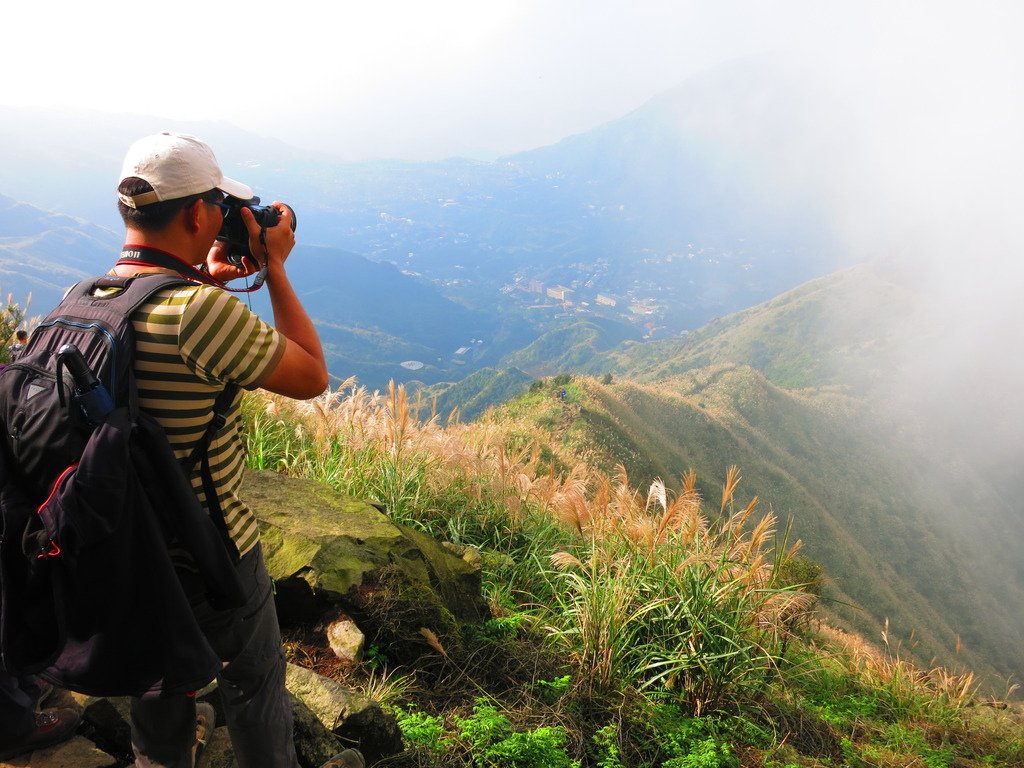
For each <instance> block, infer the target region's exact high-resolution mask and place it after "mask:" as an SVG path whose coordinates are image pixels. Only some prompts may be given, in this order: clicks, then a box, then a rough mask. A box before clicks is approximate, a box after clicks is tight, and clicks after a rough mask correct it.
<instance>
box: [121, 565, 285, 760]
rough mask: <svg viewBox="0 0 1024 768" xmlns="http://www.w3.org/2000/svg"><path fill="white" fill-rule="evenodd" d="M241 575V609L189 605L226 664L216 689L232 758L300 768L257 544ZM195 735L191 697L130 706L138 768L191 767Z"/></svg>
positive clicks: (196, 602)
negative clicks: (243, 592)
mask: <svg viewBox="0 0 1024 768" xmlns="http://www.w3.org/2000/svg"><path fill="white" fill-rule="evenodd" d="M238 571H239V575H240V576H241V578H242V584H243V585H244V586H245V589H246V591H247V593H248V595H249V599H248V601H247V602H246V604H245V605H244V606H242V607H241V608H238V609H236V610H233V611H217V610H214V609H213V608H211V607H210V605H209V604H208V603H207V602H206V601H205V600H203V599H202V598H201V597H200V598H198V599H193V603H192V608H193V610H194V611H195V615H196V619H197V620H198V622H199V626H200V627H202V629H203V632H204V633H205V634H206V637H207V639H208V640H209V641H210V644H211V645H212V646H213V648H214V650H216V651H217V653H218V654H219V655H220V658H221V659H224V660H227V661H228V662H229V663H228V664H227V666H225V667H224V668H223V669H222V670H221V673H220V674H219V675H218V676H217V684H218V688H219V690H220V695H221V698H222V700H223V703H224V711H225V715H226V717H227V725H228V733H229V734H230V735H231V745H232V747H234V751H235V759H236V760H237V761H238V765H239V768H257V767H259V768H264V767H265V768H298V764H299V763H298V759H297V758H296V756H295V745H294V742H293V740H292V707H291V699H290V698H289V697H288V693H287V691H286V690H285V687H284V669H285V663H284V654H283V653H282V651H281V630H280V629H279V627H278V624H277V613H276V611H275V609H274V596H273V591H272V583H271V580H270V575H269V574H268V573H267V568H266V565H264V563H263V552H262V550H261V549H260V546H259V545H257V546H256V548H255V549H253V550H252V551H250V552H248V553H247V554H246V555H245V557H243V558H242V559H241V561H240V562H239V564H238ZM186 589H188V586H187V585H186ZM189 591H191V590H189ZM195 736H196V705H195V699H194V698H192V697H189V696H165V697H160V698H152V699H150V698H147V699H133V700H132V747H133V749H134V751H135V765H136V766H137V768H191V767H192V746H193V744H194V742H195Z"/></svg>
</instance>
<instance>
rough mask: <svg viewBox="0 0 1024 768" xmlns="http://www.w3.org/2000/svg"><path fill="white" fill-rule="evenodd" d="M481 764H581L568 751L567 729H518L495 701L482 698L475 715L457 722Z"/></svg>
mask: <svg viewBox="0 0 1024 768" xmlns="http://www.w3.org/2000/svg"><path fill="white" fill-rule="evenodd" d="M456 725H457V727H458V728H459V736H460V737H461V738H462V739H464V740H466V741H467V742H468V743H469V745H470V753H471V755H472V760H473V764H474V765H476V766H477V768H579V766H580V763H579V761H577V760H572V759H571V758H570V757H569V756H568V755H567V754H566V745H565V730H564V729H563V728H561V727H557V726H542V727H540V728H536V729H534V730H531V731H516V730H514V729H513V727H512V724H511V722H510V721H509V719H508V718H507V717H506V716H505V715H503V714H501V713H500V712H499V711H498V710H497V709H496V708H495V707H494V706H493V705H491V704H486V703H483V702H482V701H478V702H477V704H476V706H475V707H474V708H473V715H472V716H471V717H468V718H465V719H460V720H458V721H457V722H456Z"/></svg>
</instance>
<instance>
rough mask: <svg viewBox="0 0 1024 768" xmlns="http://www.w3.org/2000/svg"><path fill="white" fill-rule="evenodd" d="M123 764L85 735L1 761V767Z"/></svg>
mask: <svg viewBox="0 0 1024 768" xmlns="http://www.w3.org/2000/svg"><path fill="white" fill-rule="evenodd" d="M121 765H124V763H122V762H120V761H118V759H117V758H115V757H113V756H112V755H108V754H107V753H106V752H104V751H103V750H101V749H100V748H99V747H97V746H96V745H95V744H93V743H92V742H91V741H89V739H87V738H85V737H84V736H74V737H72V738H71V740H70V741H65V742H62V743H60V744H55V745H54V746H52V747H48V748H47V749H37V750H36V751H35V752H32V753H31V754H28V755H24V756H21V757H17V758H14V759H12V760H10V761H9V762H3V761H0V768H23V766H32V768H118V766H121Z"/></svg>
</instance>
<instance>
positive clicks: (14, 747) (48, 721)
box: [0, 708, 82, 760]
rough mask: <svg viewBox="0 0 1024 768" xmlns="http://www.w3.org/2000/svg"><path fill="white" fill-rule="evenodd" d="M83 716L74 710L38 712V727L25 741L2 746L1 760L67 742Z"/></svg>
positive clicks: (0, 751) (21, 740) (61, 709)
mask: <svg viewBox="0 0 1024 768" xmlns="http://www.w3.org/2000/svg"><path fill="white" fill-rule="evenodd" d="M81 719H82V718H81V716H80V715H79V714H78V712H77V711H76V710H74V709H63V708H60V709H56V708H55V709H44V710H42V711H41V712H36V726H35V728H34V729H33V730H32V731H31V732H30V733H29V734H28V735H27V736H25V737H24V738H23V739H20V740H19V741H18V742H16V743H14V744H4V745H0V760H9V759H10V758H12V757H15V756H17V755H23V754H27V753H29V752H34V751H35V750H37V749H44V748H45V747H50V746H53V745H54V744H59V743H60V742H62V741H67V740H68V739H70V738H71V737H72V736H73V735H74V734H75V728H77V727H78V721H79V720H81Z"/></svg>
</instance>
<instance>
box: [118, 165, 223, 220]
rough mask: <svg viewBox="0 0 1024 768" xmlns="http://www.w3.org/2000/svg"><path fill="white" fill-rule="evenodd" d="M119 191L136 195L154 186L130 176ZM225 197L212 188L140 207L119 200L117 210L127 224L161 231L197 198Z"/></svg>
mask: <svg viewBox="0 0 1024 768" xmlns="http://www.w3.org/2000/svg"><path fill="white" fill-rule="evenodd" d="M117 191H118V192H119V193H121V194H122V195H127V196H129V197H134V196H135V195H141V194H144V193H146V192H152V191H153V187H152V186H151V185H150V183H149V182H148V181H146V180H145V179H140V178H138V177H137V176H129V177H128V178H126V179H125V180H124V181H122V182H121V184H120V186H118V188H117ZM223 199H224V193H223V192H221V191H220V190H219V189H211V190H210V191H209V192H203V193H202V194H200V195H189V196H188V197H179V198H176V199H174V200H164V201H162V202H159V203H150V204H149V205H143V206H141V207H139V208H132V207H131V206H128V205H125V204H124V203H123V202H122V201H121V200H118V201H117V210H118V212H119V213H120V214H121V219H122V220H123V221H124V223H125V225H127V226H131V227H134V228H135V229H141V230H144V231H146V232H159V231H160V230H162V229H164V228H165V227H166V226H167V225H168V224H170V223H171V221H172V220H173V219H174V217H175V216H177V215H178V211H183V210H185V209H186V208H188V207H190V206H192V205H195V203H196V201H197V200H205V201H207V202H209V203H219V202H220V201H221V200H223Z"/></svg>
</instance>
